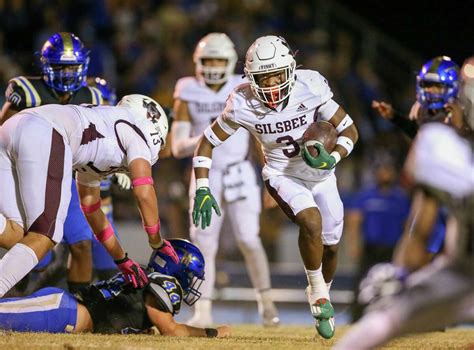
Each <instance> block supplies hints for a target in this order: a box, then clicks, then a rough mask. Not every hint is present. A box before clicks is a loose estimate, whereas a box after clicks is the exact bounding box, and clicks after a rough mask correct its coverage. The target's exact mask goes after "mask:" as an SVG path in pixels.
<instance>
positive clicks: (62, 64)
mask: <svg viewBox="0 0 474 350" xmlns="http://www.w3.org/2000/svg"><path fill="white" fill-rule="evenodd" d="M39 58H40V64H41V69H42V73H43V75H42V76H36V77H24V76H19V77H15V78H13V79H11V80H10V81H9V84H8V87H7V90H6V93H5V95H6V102H5V104H4V105H3V107H2V112H1V115H0V121H2V122H5V121H6V120H7V119H8V118H10V117H11V116H12V115H14V114H16V113H17V112H19V111H21V110H24V109H26V108H32V107H37V106H41V105H47V104H53V103H54V104H56V103H58V104H81V103H90V104H94V105H100V104H103V103H104V98H103V95H102V93H101V91H100V89H98V88H97V87H93V86H87V85H86V83H87V82H86V76H87V69H88V65H89V51H88V50H87V49H86V48H85V47H84V45H83V43H82V42H81V40H80V39H79V38H78V37H77V36H75V35H74V34H72V33H67V32H61V33H56V34H54V35H52V36H51V37H50V38H49V39H48V40H47V41H46V42H45V43H44V45H43V47H42V49H41V51H40V53H39ZM71 180H72V178H71ZM71 196H72V198H71V202H70V205H69V208H68V215H67V218H66V221H65V223H64V225H65V229H64V241H65V243H66V244H67V245H68V247H69V250H70V253H71V254H70V258H69V259H70V260H69V268H68V271H67V281H68V288H69V291H70V292H73V293H74V292H75V291H77V290H78V289H80V288H81V287H83V286H87V285H88V284H89V283H90V282H91V280H92V257H91V240H92V238H93V234H92V231H91V229H90V227H89V225H88V223H87V221H86V219H85V217H84V215H83V213H82V211H81V209H80V206H79V198H78V195H77V189H76V183H75V181H71ZM16 241H17V239H15V242H16ZM12 244H13V243H10V244H8V246H9V247H11V245H12ZM56 258H58V257H56ZM50 260H51V255H50V254H49V255H48V256H46V257H45V259H44V260H43V261H41V262H40V267H43V266H44V265H47V263H48V261H50ZM49 272H52V271H49ZM49 272H48V273H47V274H45V275H43V276H41V277H40V279H41V280H45V279H47V278H48V274H49ZM26 282H27V281H26ZM38 283H39V284H41V283H42V282H40V281H38ZM24 287H26V286H24Z"/></svg>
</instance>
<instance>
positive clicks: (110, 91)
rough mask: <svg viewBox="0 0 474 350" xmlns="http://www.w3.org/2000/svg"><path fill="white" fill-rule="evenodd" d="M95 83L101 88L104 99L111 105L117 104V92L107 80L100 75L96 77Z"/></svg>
mask: <svg viewBox="0 0 474 350" xmlns="http://www.w3.org/2000/svg"><path fill="white" fill-rule="evenodd" d="M94 84H95V86H96V87H97V89H99V91H100V92H101V94H102V97H103V98H104V100H106V101H107V102H108V103H109V105H111V106H115V105H116V104H117V94H116V92H115V89H114V88H113V87H111V86H110V85H109V83H108V82H107V80H105V79H102V78H100V77H96V78H95V79H94Z"/></svg>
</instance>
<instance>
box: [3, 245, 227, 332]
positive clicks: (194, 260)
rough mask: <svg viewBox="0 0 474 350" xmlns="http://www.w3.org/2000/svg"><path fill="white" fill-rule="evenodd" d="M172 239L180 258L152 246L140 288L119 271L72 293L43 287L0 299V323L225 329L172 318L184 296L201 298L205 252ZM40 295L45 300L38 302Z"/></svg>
mask: <svg viewBox="0 0 474 350" xmlns="http://www.w3.org/2000/svg"><path fill="white" fill-rule="evenodd" d="M170 243H171V244H172V246H173V247H174V248H175V249H176V252H177V254H178V256H179V262H178V263H175V262H173V261H172V260H171V259H170V258H169V257H168V256H166V255H164V254H162V253H161V252H159V251H156V252H154V253H153V254H152V256H151V258H150V263H149V268H150V270H151V271H152V272H150V273H148V280H149V284H148V285H147V286H146V287H145V288H144V289H141V290H137V289H133V288H132V287H131V286H130V285H129V284H127V282H126V279H125V278H124V277H123V275H122V274H117V275H116V276H114V277H113V278H111V279H109V280H107V281H100V282H97V283H94V284H92V285H90V286H88V287H87V288H85V289H83V290H81V291H79V292H78V293H77V294H76V295H74V296H73V295H72V294H69V293H67V292H65V291H63V290H61V289H59V288H45V289H41V290H39V291H37V292H36V293H34V294H33V295H31V296H28V297H24V298H10V299H0V329H3V330H12V331H17V332H26V331H28V332H50V333H81V332H93V333H100V334H113V333H121V334H130V333H149V332H150V331H151V329H150V328H151V327H152V326H156V327H157V328H158V330H159V332H160V333H161V334H162V335H166V336H195V337H206V336H207V337H223V336H227V335H229V334H230V329H229V327H227V326H223V327H218V328H217V329H214V328H207V329H200V328H194V327H189V326H186V325H183V324H179V323H177V322H176V321H175V320H174V319H173V316H174V315H176V314H178V313H179V311H180V308H181V304H182V302H183V301H184V302H185V303H186V304H188V305H192V303H193V302H194V301H195V300H197V299H198V298H199V295H200V293H199V285H200V283H201V282H202V280H203V278H204V258H203V256H202V254H201V253H200V251H199V249H198V248H197V247H196V246H194V245H193V244H191V243H190V242H187V241H185V240H170ZM155 259H156V260H159V263H157V262H156V261H155ZM40 301H41V302H43V305H45V306H42V307H41V306H38V304H39V302H40ZM48 301H49V302H50V303H49V304H47V302H48ZM51 304H52V305H54V306H53V307H51Z"/></svg>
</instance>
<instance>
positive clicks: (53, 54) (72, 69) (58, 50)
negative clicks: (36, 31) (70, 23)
mask: <svg viewBox="0 0 474 350" xmlns="http://www.w3.org/2000/svg"><path fill="white" fill-rule="evenodd" d="M39 56H40V61H41V69H42V71H43V79H44V81H45V83H46V85H48V86H49V87H51V88H53V89H54V90H57V91H59V92H73V91H76V90H78V89H80V88H81V87H82V86H84V85H85V84H86V76H87V68H88V66H89V50H86V48H85V47H84V45H83V44H82V41H81V40H80V39H79V38H78V37H77V36H75V35H74V34H72V33H68V32H61V33H56V34H54V35H53V36H51V37H50V38H49V39H48V40H46V42H45V43H44V45H43V47H42V48H41V52H40V53H39Z"/></svg>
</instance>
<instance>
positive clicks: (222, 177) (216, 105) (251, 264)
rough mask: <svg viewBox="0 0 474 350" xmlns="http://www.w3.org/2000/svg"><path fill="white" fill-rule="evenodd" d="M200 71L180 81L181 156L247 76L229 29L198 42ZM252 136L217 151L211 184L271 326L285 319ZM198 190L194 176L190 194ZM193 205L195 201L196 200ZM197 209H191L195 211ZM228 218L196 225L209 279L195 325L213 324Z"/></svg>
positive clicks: (241, 135)
mask: <svg viewBox="0 0 474 350" xmlns="http://www.w3.org/2000/svg"><path fill="white" fill-rule="evenodd" d="M193 60H194V63H195V64H196V76H195V77H185V78H182V79H180V80H179V81H178V82H177V83H176V88H175V93H174V98H175V103H174V115H175V121H174V122H173V125H172V128H171V137H172V144H171V150H172V153H173V155H174V157H176V158H184V157H190V156H192V155H193V153H194V151H195V150H196V146H197V144H198V142H199V139H200V138H201V135H202V133H203V131H204V130H205V129H206V128H207V127H208V126H209V125H210V124H211V123H212V122H213V121H214V120H215V119H216V118H217V117H218V116H219V114H220V113H221V112H222V111H223V110H224V107H225V101H226V99H227V97H228V95H229V93H230V92H232V90H233V89H234V88H235V87H236V86H237V85H239V84H241V83H243V82H244V80H243V79H242V78H241V77H240V76H239V75H235V74H233V73H234V69H235V64H236V62H237V53H236V51H235V49H234V44H233V43H232V41H231V40H230V39H229V37H228V36H227V35H226V34H224V33H210V34H208V35H206V36H205V37H204V38H202V39H201V40H200V41H199V43H198V44H197V46H196V49H195V51H194V56H193ZM249 144H250V135H249V133H248V131H247V130H245V129H243V128H242V129H240V130H238V131H237V132H236V133H235V134H234V135H233V136H232V137H231V138H230V139H229V141H228V142H227V143H226V144H225V145H224V146H222V147H220V148H219V149H216V150H215V151H214V153H213V155H214V157H213V164H212V168H211V170H210V173H209V187H210V189H211V191H212V193H213V195H214V196H215V198H216V200H217V202H218V204H219V207H221V208H223V209H224V208H225V214H226V215H228V217H229V219H230V220H229V221H230V223H231V225H232V229H233V232H234V234H235V236H236V241H237V244H238V246H239V248H240V251H241V252H242V254H243V256H244V259H245V263H246V266H247V271H248V274H249V276H250V280H251V281H252V285H253V287H254V288H255V291H256V293H257V302H258V310H259V313H260V316H261V317H262V321H263V324H264V325H265V326H274V325H277V324H278V323H279V318H278V312H277V310H276V308H275V305H274V303H273V300H272V297H271V285H270V272H269V267H268V259H267V256H266V253H265V250H264V249H263V246H262V242H261V240H260V237H259V234H260V221H259V220H260V212H261V199H260V196H261V190H260V187H259V186H258V184H257V179H256V174H255V170H254V168H253V166H252V164H251V163H250V162H249V161H248V160H246V159H247V158H248V154H249ZM195 191H196V186H195V180H194V178H192V179H191V184H190V186H189V195H190V199H191V201H192V199H193V197H194V193H195ZM190 207H192V203H191V205H190ZM190 214H191V213H190ZM223 221H224V217H223V216H221V217H219V218H217V219H214V220H213V222H212V224H211V225H210V226H209V227H207V228H206V227H205V226H204V225H203V226H202V227H191V239H192V240H193V242H195V243H196V244H197V245H198V246H199V247H200V248H201V251H202V252H203V254H204V257H205V259H206V280H205V282H204V284H203V291H202V293H203V297H202V298H201V300H199V302H197V303H196V306H195V312H194V317H193V318H192V319H191V320H190V321H189V322H188V324H190V325H196V326H208V325H210V324H212V312H211V311H212V310H211V308H212V301H211V299H212V293H213V290H214V284H215V275H216V266H215V259H216V253H217V249H218V244H219V234H220V230H221V227H222V224H223Z"/></svg>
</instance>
